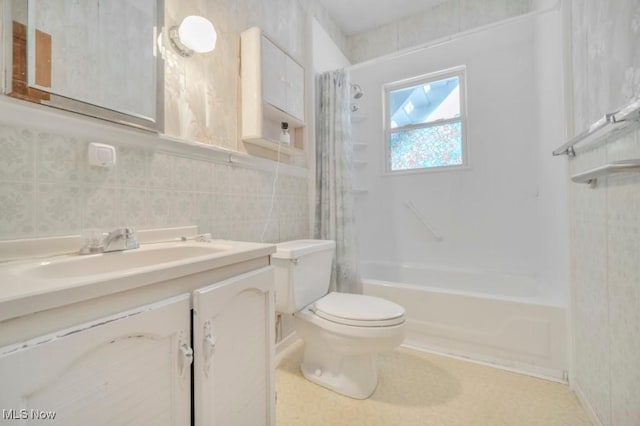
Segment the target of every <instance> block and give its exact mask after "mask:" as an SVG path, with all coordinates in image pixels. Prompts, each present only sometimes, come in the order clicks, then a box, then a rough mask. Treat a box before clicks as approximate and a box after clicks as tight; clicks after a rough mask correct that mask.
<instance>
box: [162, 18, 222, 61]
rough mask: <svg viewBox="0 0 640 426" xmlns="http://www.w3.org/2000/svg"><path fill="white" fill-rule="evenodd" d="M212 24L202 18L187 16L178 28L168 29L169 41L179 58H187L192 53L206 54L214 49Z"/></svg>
mask: <svg viewBox="0 0 640 426" xmlns="http://www.w3.org/2000/svg"><path fill="white" fill-rule="evenodd" d="M217 39H218V34H216V30H215V28H213V24H212V23H211V22H210V21H209V20H208V19H206V18H203V17H202V16H195V15H191V16H187V17H186V18H184V19H183V20H182V23H181V24H180V25H179V26H175V25H174V26H173V27H171V28H170V29H169V40H170V41H171V45H172V46H173V47H174V48H175V49H176V51H177V52H178V53H179V54H180V56H184V57H185V58H189V57H191V56H192V55H193V52H198V53H207V52H211V51H212V50H213V49H215V48H216V40H217Z"/></svg>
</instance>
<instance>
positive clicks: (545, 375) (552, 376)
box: [401, 343, 568, 385]
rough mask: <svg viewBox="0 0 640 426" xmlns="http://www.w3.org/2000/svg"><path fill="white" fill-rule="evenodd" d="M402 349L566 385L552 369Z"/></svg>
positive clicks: (410, 346) (413, 348)
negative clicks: (494, 362) (508, 364)
mask: <svg viewBox="0 0 640 426" xmlns="http://www.w3.org/2000/svg"><path fill="white" fill-rule="evenodd" d="M401 346H402V347H403V348H408V349H411V350H414V351H418V352H425V353H429V354H433V355H438V356H444V357H447V358H453V359H457V360H460V361H465V362H470V363H472V364H478V365H484V366H485V367H491V368H496V369H498V370H504V371H510V372H512V373H517V374H522V375H524V376H530V377H536V378H538V379H544V380H549V381H550V382H556V383H561V384H563V385H568V383H567V381H566V380H564V379H561V378H558V377H557V372H556V371H555V370H552V369H548V368H543V367H527V369H523V368H518V367H506V366H504V365H499V364H493V363H491V362H487V361H480V360H476V359H472V358H466V357H464V356H460V355H453V354H449V353H446V352H440V351H436V350H433V349H426V348H424V347H420V346H414V345H411V344H406V343H403V344H402V345H401Z"/></svg>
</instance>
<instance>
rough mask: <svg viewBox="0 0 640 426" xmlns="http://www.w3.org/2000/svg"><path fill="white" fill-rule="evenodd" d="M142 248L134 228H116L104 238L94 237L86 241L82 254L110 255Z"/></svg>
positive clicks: (81, 250)
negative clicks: (115, 252) (110, 253)
mask: <svg viewBox="0 0 640 426" xmlns="http://www.w3.org/2000/svg"><path fill="white" fill-rule="evenodd" d="M138 247H140V245H139V244H138V241H137V239H136V231H135V230H134V229H133V228H116V229H114V230H113V231H111V232H109V233H108V234H107V235H105V236H104V237H102V235H100V237H97V238H96V237H95V236H94V237H93V238H90V239H88V240H87V241H85V245H84V247H82V249H80V254H94V253H108V252H111V251H122V250H130V249H136V248H138Z"/></svg>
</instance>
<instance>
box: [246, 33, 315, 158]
mask: <svg viewBox="0 0 640 426" xmlns="http://www.w3.org/2000/svg"><path fill="white" fill-rule="evenodd" d="M241 44H242V47H241V81H242V140H243V141H244V142H245V146H246V147H247V150H248V151H249V152H250V153H251V151H250V147H251V146H252V145H254V146H260V147H262V148H266V149H271V150H276V149H280V151H281V152H282V153H284V154H285V155H292V154H295V153H296V152H295V149H298V150H302V149H303V148H304V142H303V139H304V125H305V123H304V120H305V108H304V106H305V101H304V99H305V85H304V78H305V77H304V68H303V67H302V66H301V65H300V64H298V63H297V62H296V61H295V60H294V59H293V58H291V56H289V55H288V54H287V53H286V52H285V51H284V50H282V49H281V48H280V47H278V46H277V45H276V44H275V43H274V42H273V41H272V40H270V39H269V38H268V37H267V36H266V35H265V34H263V33H262V31H261V30H260V29H259V28H257V27H253V28H249V29H248V30H246V31H244V32H243V33H242V34H241ZM282 122H287V123H289V129H290V136H291V143H290V144H289V145H284V144H282V146H280V147H279V148H278V145H279V142H278V141H279V133H280V126H281V123H282ZM247 144H249V145H247Z"/></svg>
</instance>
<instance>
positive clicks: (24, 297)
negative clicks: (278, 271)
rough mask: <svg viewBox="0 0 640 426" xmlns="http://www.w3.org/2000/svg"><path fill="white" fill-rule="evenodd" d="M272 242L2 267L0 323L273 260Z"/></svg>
mask: <svg viewBox="0 0 640 426" xmlns="http://www.w3.org/2000/svg"><path fill="white" fill-rule="evenodd" d="M275 251H276V246H275V245H273V244H261V243H251V242H239V241H226V240H213V241H211V242H194V241H184V242H169V243H154V244H143V245H141V246H140V248H138V249H134V250H125V251H119V252H111V253H103V254H92V255H84V256H80V255H78V254H72V255H62V256H51V257H46V258H30V259H22V260H17V261H12V262H6V263H1V264H0V321H4V320H8V319H11V318H15V317H18V316H23V315H27V314H30V313H34V312H39V311H44V310H46V309H51V308H55V307H59V306H63V305H68V304H71V303H76V302H80V301H84V300H88V299H93V298H97V297H101V296H105V295H109V294H114V293H118V292H123V291H128V290H132V289H135V288H139V287H143V286H147V285H151V284H154V283H159V282H163V281H168V280H172V279H177V278H180V277H185V276H190V275H193V274H198V273H201V272H204V271H208V270H213V269H217V268H223V267H225V266H228V265H233V264H236V263H241V262H245V261H249V260H252V259H256V258H260V257H265V256H269V255H270V254H272V253H274V252H275Z"/></svg>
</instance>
